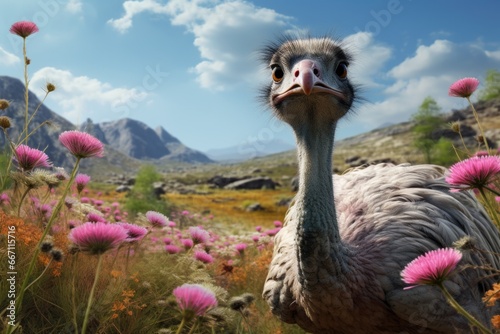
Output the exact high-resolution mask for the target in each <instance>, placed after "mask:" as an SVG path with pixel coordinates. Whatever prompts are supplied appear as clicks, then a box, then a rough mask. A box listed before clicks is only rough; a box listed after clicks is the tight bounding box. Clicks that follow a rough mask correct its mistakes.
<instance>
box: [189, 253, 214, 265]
mask: <svg viewBox="0 0 500 334" xmlns="http://www.w3.org/2000/svg"><path fill="white" fill-rule="evenodd" d="M194 258H195V259H196V260H198V261H200V262H203V263H206V264H208V263H212V262H214V258H213V257H212V255H210V254H208V253H207V252H205V251H202V250H200V251H196V252H194Z"/></svg>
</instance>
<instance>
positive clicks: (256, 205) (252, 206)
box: [246, 203, 264, 212]
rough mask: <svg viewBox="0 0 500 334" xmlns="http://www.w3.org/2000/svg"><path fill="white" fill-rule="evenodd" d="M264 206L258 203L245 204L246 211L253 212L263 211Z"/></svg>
mask: <svg viewBox="0 0 500 334" xmlns="http://www.w3.org/2000/svg"><path fill="white" fill-rule="evenodd" d="M263 210H264V208H263V207H262V205H260V203H252V204H250V205H249V206H247V208H246V211H248V212H254V211H263Z"/></svg>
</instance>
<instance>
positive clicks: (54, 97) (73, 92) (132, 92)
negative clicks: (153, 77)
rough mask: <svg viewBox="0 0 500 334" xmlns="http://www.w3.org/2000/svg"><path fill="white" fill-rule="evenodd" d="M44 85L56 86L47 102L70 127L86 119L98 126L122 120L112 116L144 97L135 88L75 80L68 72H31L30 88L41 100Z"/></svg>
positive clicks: (43, 69)
mask: <svg viewBox="0 0 500 334" xmlns="http://www.w3.org/2000/svg"><path fill="white" fill-rule="evenodd" d="M47 82H51V83H53V84H55V86H56V91H54V92H53V93H51V94H50V97H49V100H50V101H55V102H56V103H57V109H56V110H54V111H57V112H58V113H59V114H61V115H62V116H63V117H65V118H66V119H68V120H69V121H70V122H72V123H74V124H78V123H81V122H83V121H85V120H86V119H87V118H92V119H93V120H94V121H97V122H100V121H103V120H107V119H111V118H116V116H119V117H126V116H127V115H126V114H125V115H123V114H120V115H116V113H123V111H124V110H125V109H126V108H123V107H126V106H133V105H136V104H137V103H138V102H141V101H144V100H145V99H146V98H147V96H148V94H147V93H146V92H144V91H141V90H139V89H136V88H124V87H112V86H111V85H110V84H108V83H104V82H101V81H99V80H97V79H93V78H89V77H86V76H75V75H74V74H72V73H71V72H70V71H65V70H60V69H56V68H53V67H44V68H42V69H40V70H38V71H37V72H35V73H34V74H33V77H32V79H31V81H30V87H31V89H32V90H33V91H34V92H35V93H36V94H37V95H38V96H41V95H44V92H43V88H44V87H45V86H46V83H47ZM127 110H128V109H127ZM112 113H115V115H113V114H112ZM111 116H113V117H111Z"/></svg>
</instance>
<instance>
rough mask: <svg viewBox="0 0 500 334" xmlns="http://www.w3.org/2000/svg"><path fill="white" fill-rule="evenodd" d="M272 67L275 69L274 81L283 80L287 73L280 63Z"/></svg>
mask: <svg viewBox="0 0 500 334" xmlns="http://www.w3.org/2000/svg"><path fill="white" fill-rule="evenodd" d="M272 69H273V80H274V82H276V83H280V82H281V80H283V76H284V75H285V74H284V73H283V70H282V69H281V67H279V66H278V65H275V66H273V68H272Z"/></svg>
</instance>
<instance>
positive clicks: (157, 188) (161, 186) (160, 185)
mask: <svg viewBox="0 0 500 334" xmlns="http://www.w3.org/2000/svg"><path fill="white" fill-rule="evenodd" d="M166 186H167V185H166V184H165V182H154V183H153V193H154V195H155V196H156V198H158V199H160V197H161V195H164V194H166V193H167V191H166V190H165V187H166Z"/></svg>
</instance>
